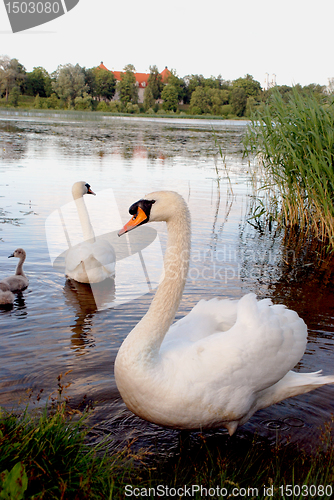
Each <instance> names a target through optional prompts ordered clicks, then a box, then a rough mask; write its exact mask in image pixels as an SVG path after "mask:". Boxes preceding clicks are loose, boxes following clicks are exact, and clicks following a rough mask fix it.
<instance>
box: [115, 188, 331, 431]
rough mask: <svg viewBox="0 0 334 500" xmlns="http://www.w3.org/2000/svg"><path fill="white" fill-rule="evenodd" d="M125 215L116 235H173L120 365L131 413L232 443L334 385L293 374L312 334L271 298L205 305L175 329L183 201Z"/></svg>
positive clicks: (169, 197)
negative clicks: (218, 432)
mask: <svg viewBox="0 0 334 500" xmlns="http://www.w3.org/2000/svg"><path fill="white" fill-rule="evenodd" d="M129 212H130V214H131V215H133V217H132V219H131V220H130V221H129V222H128V224H126V225H125V226H124V228H123V229H122V230H121V231H120V232H119V235H121V234H123V233H125V232H127V231H129V230H130V229H133V228H134V227H136V226H138V225H141V224H144V223H146V222H149V221H166V222H167V229H168V243H167V249H166V254H165V258H164V278H163V281H162V282H161V284H160V286H159V288H158V290H157V292H156V294H155V297H154V299H153V301H152V303H151V306H150V308H149V310H148V312H147V313H146V314H145V316H144V317H143V318H142V320H141V321H140V322H139V323H138V324H137V326H136V327H135V328H134V329H133V330H132V331H131V332H130V334H129V335H128V337H127V338H126V339H125V341H124V342H123V344H122V345H121V347H120V349H119V352H118V355H117V357H116V361H115V377H116V383H117V387H118V389H119V392H120V394H121V396H122V398H123V400H124V402H125V404H126V405H127V407H128V408H129V409H130V410H131V411H132V412H133V413H135V414H137V415H138V416H140V417H141V418H143V419H145V420H148V421H150V422H154V423H156V424H159V425H162V426H167V427H172V428H178V429H205V428H217V427H225V428H226V429H227V430H228V432H229V434H230V435H232V434H233V433H234V432H235V430H236V429H237V427H238V426H240V425H242V424H244V423H245V422H246V421H247V420H248V419H249V418H250V417H251V416H252V415H253V414H254V413H255V412H256V411H257V410H259V409H261V408H265V407H267V406H269V405H272V404H274V403H277V402H279V401H281V400H283V399H285V398H289V397H292V396H296V395H298V394H303V393H305V392H308V391H311V390H312V389H315V388H316V387H319V386H322V385H324V384H329V383H334V376H321V375H320V372H315V373H297V372H293V371H290V370H291V369H292V368H293V367H294V366H295V365H296V363H298V361H299V360H300V359H301V357H302V356H303V353H304V350H305V346H306V342H307V328H306V325H305V323H304V321H303V320H302V319H301V318H299V316H298V315H297V313H296V312H294V311H291V310H289V309H286V308H285V307H284V306H283V305H272V303H271V301H270V300H269V299H264V300H260V301H257V300H256V297H255V295H254V294H248V295H245V296H244V297H243V298H242V299H240V300H218V299H212V300H208V301H205V300H201V301H200V302H199V303H198V304H197V305H196V306H195V307H194V308H193V310H192V311H191V312H190V313H189V314H188V315H187V316H185V317H184V318H182V319H181V320H179V321H177V322H176V323H175V324H173V325H172V326H171V323H172V321H173V319H174V316H175V312H176V310H177V308H178V305H179V303H180V300H181V297H182V292H183V289H184V285H185V281H186V276H187V271H188V265H189V254H190V215H189V211H188V207H187V205H186V203H185V202H184V200H183V198H182V197H181V196H180V195H178V194H177V193H175V192H170V191H159V192H156V193H151V194H149V195H147V196H145V198H144V199H142V200H140V201H138V202H137V203H135V204H133V205H132V206H131V207H130V210H129Z"/></svg>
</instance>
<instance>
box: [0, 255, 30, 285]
mask: <svg viewBox="0 0 334 500" xmlns="http://www.w3.org/2000/svg"><path fill="white" fill-rule="evenodd" d="M10 257H17V258H18V259H20V260H19V262H18V264H17V266H16V272H15V274H13V275H12V276H9V277H8V278H4V279H3V280H1V283H4V284H5V285H7V287H8V289H9V290H10V291H11V292H21V291H22V290H25V289H26V288H27V286H28V285H29V280H28V278H27V277H26V275H25V274H24V272H23V263H24V261H25V259H26V253H25V251H24V250H23V248H17V249H16V250H15V252H13V253H12V254H11V255H9V256H8V258H10Z"/></svg>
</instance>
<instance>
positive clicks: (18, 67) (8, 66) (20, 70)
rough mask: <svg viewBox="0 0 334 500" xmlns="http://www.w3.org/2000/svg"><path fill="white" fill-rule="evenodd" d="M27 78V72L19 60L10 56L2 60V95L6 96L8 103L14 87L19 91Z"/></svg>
mask: <svg viewBox="0 0 334 500" xmlns="http://www.w3.org/2000/svg"><path fill="white" fill-rule="evenodd" d="M25 78H26V70H25V68H24V66H22V64H20V63H19V61H18V60H17V59H10V58H9V57H8V56H2V57H1V58H0V93H1V94H5V96H6V101H8V96H9V93H10V91H11V90H12V88H13V87H15V86H16V87H19V91H20V89H21V86H22V85H23V82H24V81H25Z"/></svg>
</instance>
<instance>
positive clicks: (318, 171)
mask: <svg viewBox="0 0 334 500" xmlns="http://www.w3.org/2000/svg"><path fill="white" fill-rule="evenodd" d="M244 144H245V148H246V154H249V153H251V154H255V155H256V156H257V158H258V159H259V161H260V162H261V164H262V166H263V167H264V170H265V172H266V188H267V189H268V190H270V191H271V193H272V199H273V202H275V203H277V200H278V201H279V205H280V211H279V213H278V216H277V220H278V222H279V223H280V224H281V225H282V226H283V227H285V229H286V230H287V232H288V233H290V235H291V232H292V233H294V234H296V235H297V234H298V235H299V236H300V235H301V234H302V233H304V235H306V236H307V237H310V236H311V237H315V238H316V239H317V240H319V242H322V243H325V244H326V245H328V248H330V249H331V250H333V249H334V103H333V102H330V100H329V99H327V102H326V101H325V99H324V101H323V102H322V103H319V102H318V101H317V100H316V99H315V98H314V97H313V96H308V97H305V96H302V95H301V94H300V93H299V92H298V91H297V90H296V89H293V92H292V95H291V97H290V99H289V101H288V102H287V103H285V102H284V101H283V99H282V97H281V95H280V93H279V92H278V91H276V92H273V94H272V98H271V100H270V102H269V103H268V104H267V105H266V106H265V107H264V108H263V109H262V111H261V112H257V113H256V114H254V115H253V117H252V120H251V124H250V125H249V126H248V128H247V133H246V137H245V140H244ZM268 178H269V183H268V180H267V179H268Z"/></svg>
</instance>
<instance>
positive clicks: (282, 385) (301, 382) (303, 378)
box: [258, 370, 334, 409]
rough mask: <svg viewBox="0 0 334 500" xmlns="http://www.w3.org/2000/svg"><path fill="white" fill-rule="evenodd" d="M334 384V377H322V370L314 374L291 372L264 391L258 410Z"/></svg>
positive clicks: (259, 400)
mask: <svg viewBox="0 0 334 500" xmlns="http://www.w3.org/2000/svg"><path fill="white" fill-rule="evenodd" d="M327 384H334V375H325V376H323V375H321V370H319V371H317V372H313V373H299V372H293V371H289V372H288V373H287V374H286V375H285V376H284V377H283V378H282V379H281V380H279V381H278V382H277V383H276V384H274V385H273V386H271V387H268V388H267V389H264V390H263V391H262V393H261V396H260V397H259V399H258V409H261V408H266V407H267V406H270V405H272V404H275V403H278V402H279V401H282V400H283V399H287V398H292V397H294V396H298V395H299V394H305V393H306V392H310V391H313V390H314V389H317V388H318V387H321V386H323V385H327Z"/></svg>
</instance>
